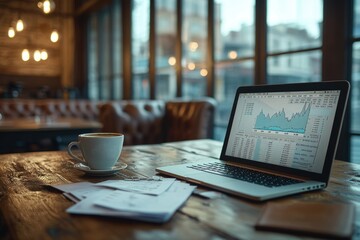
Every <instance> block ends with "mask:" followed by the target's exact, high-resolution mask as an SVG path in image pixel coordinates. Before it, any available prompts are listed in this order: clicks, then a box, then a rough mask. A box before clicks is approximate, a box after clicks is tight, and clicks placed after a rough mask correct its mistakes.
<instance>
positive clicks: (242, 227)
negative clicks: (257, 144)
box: [0, 140, 360, 239]
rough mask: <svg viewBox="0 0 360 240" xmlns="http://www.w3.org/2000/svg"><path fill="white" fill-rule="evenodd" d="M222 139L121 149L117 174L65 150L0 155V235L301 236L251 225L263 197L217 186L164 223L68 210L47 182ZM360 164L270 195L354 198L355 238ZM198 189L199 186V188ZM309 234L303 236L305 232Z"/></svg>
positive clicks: (338, 166) (146, 165) (133, 168)
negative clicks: (81, 167)
mask: <svg viewBox="0 0 360 240" xmlns="http://www.w3.org/2000/svg"><path fill="white" fill-rule="evenodd" d="M220 150H221V143H220V142H217V141H213V140H197V141H191V142H179V143H172V144H160V145H148V146H145V145H143V146H132V147H125V148H124V149H123V152H122V155H121V160H122V161H124V162H126V163H127V164H128V167H127V169H125V170H122V171H121V175H115V176H112V177H101V178H99V177H98V178H96V177H89V176H86V175H84V174H83V173H82V172H80V171H78V170H76V169H73V168H72V166H73V164H72V162H71V161H70V158H69V156H68V155H67V153H66V152H64V151H54V152H33V153H18V154H3V155H0V239H301V237H299V236H293V235H288V234H280V233H273V232H265V231H256V230H255V229H254V225H255V222H256V220H257V219H258V217H259V216H260V213H261V210H262V209H263V207H264V206H265V203H256V202H251V201H247V200H245V199H241V198H238V197H234V196H230V195H227V194H220V197H218V198H215V199H203V198H200V197H198V196H196V195H193V196H191V197H190V198H189V200H188V201H187V202H186V204H185V205H184V206H183V207H182V208H181V209H179V210H178V211H177V213H176V214H175V215H174V216H173V217H172V219H171V220H170V221H168V222H167V223H165V224H152V223H144V222H138V221H133V220H127V219H113V218H106V217H95V216H73V215H69V214H67V213H66V212H65V210H66V209H67V208H68V207H70V206H71V205H72V204H73V203H72V202H70V201H69V200H67V199H66V198H64V197H63V195H62V194H61V193H59V192H57V191H55V190H53V189H52V188H50V187H48V186H47V185H49V184H64V183H74V182H79V181H90V182H99V181H104V180H107V179H121V178H122V176H124V175H127V176H134V175H137V176H141V175H143V176H153V175H154V174H155V168H156V167H158V166H164V165H169V164H178V163H183V162H190V161H201V160H202V159H204V158H205V157H204V156H206V155H211V156H214V157H217V156H219V154H220ZM359 173H360V165H356V164H350V163H346V162H342V161H335V164H334V167H333V172H332V177H331V181H330V184H329V186H328V188H326V189H325V190H322V191H316V192H311V193H304V194H298V195H294V196H290V197H285V198H281V199H276V200H273V201H274V202H292V201H308V200H310V201H323V202H341V201H349V202H353V203H354V204H355V205H356V206H357V212H356V215H357V220H356V226H355V233H354V238H359V236H360V235H359V226H360V222H359V221H360V218H359V210H358V209H359V207H358V205H359V203H360V174H359ZM200 189H202V188H200ZM306 239H308V238H306Z"/></svg>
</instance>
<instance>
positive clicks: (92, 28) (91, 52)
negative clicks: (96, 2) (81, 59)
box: [87, 0, 122, 100]
mask: <svg viewBox="0 0 360 240" xmlns="http://www.w3.org/2000/svg"><path fill="white" fill-rule="evenodd" d="M121 26H122V25H121V4H120V0H117V1H114V3H113V6H111V7H110V6H107V7H105V8H103V9H101V11H99V12H96V13H92V14H90V16H89V19H88V22H87V43H88V44H87V53H88V58H87V65H88V67H87V69H88V82H87V88H88V94H87V95H88V97H89V99H94V100H96V99H121V97H122V94H121V93H122V59H121V55H122V53H121V51H122V47H121V46H122V45H121V39H122V36H121Z"/></svg>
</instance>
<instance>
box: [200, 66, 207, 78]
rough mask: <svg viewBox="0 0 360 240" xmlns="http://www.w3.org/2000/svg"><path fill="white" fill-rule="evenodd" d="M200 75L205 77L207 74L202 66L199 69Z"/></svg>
mask: <svg viewBox="0 0 360 240" xmlns="http://www.w3.org/2000/svg"><path fill="white" fill-rule="evenodd" d="M200 75H201V76H203V77H206V76H207V75H208V71H207V70H206V69H205V68H203V69H201V70H200Z"/></svg>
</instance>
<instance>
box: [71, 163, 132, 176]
mask: <svg viewBox="0 0 360 240" xmlns="http://www.w3.org/2000/svg"><path fill="white" fill-rule="evenodd" d="M126 167H127V164H126V163H117V164H115V166H113V167H112V168H111V169H108V170H94V169H90V167H88V166H86V165H85V164H82V163H76V164H74V168H75V169H77V170H80V171H83V172H84V173H85V174H87V175H89V176H96V177H104V176H110V175H113V174H115V173H117V172H118V171H120V170H121V169H125V168H126Z"/></svg>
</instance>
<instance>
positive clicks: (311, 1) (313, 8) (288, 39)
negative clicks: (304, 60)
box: [267, 0, 323, 53]
mask: <svg viewBox="0 0 360 240" xmlns="http://www.w3.org/2000/svg"><path fill="white" fill-rule="evenodd" d="M322 21H323V1H322V0H293V1H289V0H269V1H268V10H267V24H268V40H267V43H268V46H267V47H268V52H270V53H271V52H280V51H290V50H298V49H303V48H312V47H320V46H321V41H322V39H321V36H322Z"/></svg>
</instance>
